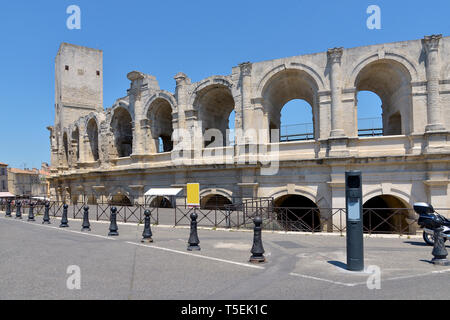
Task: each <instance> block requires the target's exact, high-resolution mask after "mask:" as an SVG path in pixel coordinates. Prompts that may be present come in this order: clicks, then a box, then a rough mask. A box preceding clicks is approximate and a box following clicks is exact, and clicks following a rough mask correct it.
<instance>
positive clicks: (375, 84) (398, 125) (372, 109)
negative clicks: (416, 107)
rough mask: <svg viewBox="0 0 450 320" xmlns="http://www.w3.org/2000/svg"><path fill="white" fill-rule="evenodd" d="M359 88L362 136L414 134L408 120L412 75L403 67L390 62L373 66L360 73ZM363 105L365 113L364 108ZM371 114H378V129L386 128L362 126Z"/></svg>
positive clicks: (357, 83) (359, 117) (372, 64)
mask: <svg viewBox="0 0 450 320" xmlns="http://www.w3.org/2000/svg"><path fill="white" fill-rule="evenodd" d="M355 87H356V94H357V96H356V104H357V112H358V119H359V120H358V134H359V135H360V136H369V135H371V132H372V134H373V135H384V136H389V135H401V134H407V133H408V132H409V131H410V129H409V128H410V124H409V123H408V122H407V121H404V119H407V118H408V117H406V116H405V115H408V114H410V113H411V110H412V109H411V99H412V95H411V92H412V90H411V75H410V74H409V72H408V70H407V69H406V68H405V67H404V66H403V65H402V64H400V63H399V62H397V61H394V60H389V59H382V60H378V61H375V62H372V63H370V64H368V65H367V66H365V67H364V68H363V69H362V70H361V71H360V73H359V74H358V76H357V78H356V81H355ZM363 91H369V92H371V93H372V95H369V94H368V93H367V92H363ZM360 92H363V93H362V94H359V93H360ZM375 95H376V96H377V97H378V98H379V100H378V99H377V97H376V96H375ZM363 105H364V109H365V110H364V109H363V108H360V107H362V106H363ZM380 106H381V108H380ZM367 114H369V115H373V114H376V115H377V116H376V118H379V120H378V122H376V126H379V125H380V124H381V125H382V127H381V128H367V123H366V124H361V125H360V124H359V121H360V119H364V118H367ZM369 118H370V117H369ZM361 121H363V120H361ZM370 129H378V130H372V131H371V130H370Z"/></svg>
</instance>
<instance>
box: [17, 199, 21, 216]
mask: <svg viewBox="0 0 450 320" xmlns="http://www.w3.org/2000/svg"><path fill="white" fill-rule="evenodd" d="M21 207H22V203H21V202H20V201H16V219H22V211H21Z"/></svg>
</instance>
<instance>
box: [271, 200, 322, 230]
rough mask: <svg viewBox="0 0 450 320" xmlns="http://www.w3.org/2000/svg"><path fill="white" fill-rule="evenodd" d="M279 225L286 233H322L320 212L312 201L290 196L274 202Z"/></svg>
mask: <svg viewBox="0 0 450 320" xmlns="http://www.w3.org/2000/svg"><path fill="white" fill-rule="evenodd" d="M274 212H275V214H276V217H277V220H278V223H279V224H280V225H281V226H282V227H283V229H284V230H286V231H306V232H321V231H322V226H321V222H320V210H319V208H318V207H317V205H316V204H315V203H314V202H313V201H311V200H310V199H308V198H306V197H304V196H300V195H292V194H288V195H285V196H282V197H279V198H277V199H276V200H275V201H274Z"/></svg>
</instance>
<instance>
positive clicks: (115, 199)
mask: <svg viewBox="0 0 450 320" xmlns="http://www.w3.org/2000/svg"><path fill="white" fill-rule="evenodd" d="M109 204H110V205H111V206H121V207H131V206H132V203H131V200H130V198H128V197H127V196H126V195H124V194H120V193H118V194H116V195H114V196H112V197H111V200H110V201H109Z"/></svg>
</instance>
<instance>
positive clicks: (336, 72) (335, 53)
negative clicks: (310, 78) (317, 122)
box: [328, 48, 345, 137]
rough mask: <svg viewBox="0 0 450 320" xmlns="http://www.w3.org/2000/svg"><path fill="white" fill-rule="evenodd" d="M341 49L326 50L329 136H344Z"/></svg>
mask: <svg viewBox="0 0 450 320" xmlns="http://www.w3.org/2000/svg"><path fill="white" fill-rule="evenodd" d="M342 53H343V49H342V48H333V49H329V50H328V63H329V65H330V85H331V131H330V136H331V137H342V136H344V135H345V134H344V129H343V128H344V127H343V121H342V116H343V114H342V110H341V85H340V73H341V58H342Z"/></svg>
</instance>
